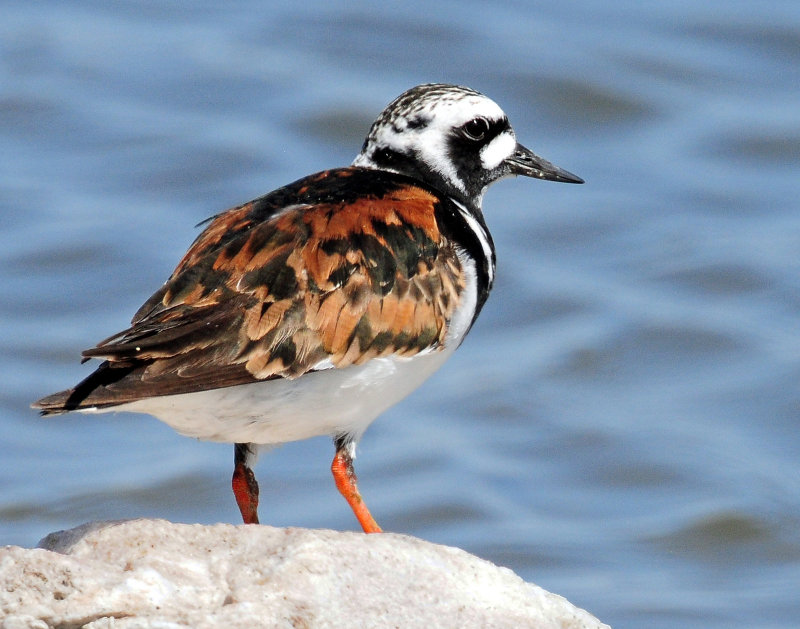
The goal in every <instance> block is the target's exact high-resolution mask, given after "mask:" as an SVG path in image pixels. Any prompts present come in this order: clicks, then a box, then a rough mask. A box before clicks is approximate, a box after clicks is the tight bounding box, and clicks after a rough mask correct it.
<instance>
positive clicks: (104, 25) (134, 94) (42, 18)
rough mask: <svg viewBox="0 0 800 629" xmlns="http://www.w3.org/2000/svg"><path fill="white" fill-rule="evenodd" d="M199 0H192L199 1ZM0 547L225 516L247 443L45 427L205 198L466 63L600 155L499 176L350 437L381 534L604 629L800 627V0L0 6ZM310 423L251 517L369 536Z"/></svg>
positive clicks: (89, 426) (336, 141)
mask: <svg viewBox="0 0 800 629" xmlns="http://www.w3.org/2000/svg"><path fill="white" fill-rule="evenodd" d="M189 7H190V8H189ZM0 13H2V20H0V155H2V157H1V158H0V221H2V229H0V286H2V289H3V290H2V298H1V299H0V360H1V361H2V378H1V379H0V380H1V382H0V398H1V399H0V461H2V465H0V543H3V544H20V545H25V546H32V545H35V544H36V542H37V541H38V540H39V538H41V537H42V536H44V535H45V534H46V533H48V532H50V531H52V530H57V529H63V528H68V527H72V526H75V525H77V524H80V523H82V522H85V521H87V520H94V519H117V518H129V517H140V516H141V517H161V518H167V519H170V520H175V521H183V522H206V523H211V522H219V521H222V522H236V521H237V519H238V514H237V512H236V507H235V505H234V502H233V499H232V496H231V495H230V489H229V478H230V473H231V467H232V448H231V447H230V446H227V445H220V444H207V443H200V442H196V441H192V440H190V439H186V438H183V437H180V436H178V435H176V434H174V433H173V432H172V431H171V430H170V429H169V428H167V427H166V426H164V425H162V424H160V423H159V422H157V421H156V420H153V419H151V418H148V417H145V416H135V415H123V414H120V415H110V416H103V417H91V416H76V417H63V418H57V419H51V420H42V419H39V418H38V417H37V416H36V414H35V413H34V412H33V411H31V410H29V408H28V404H29V403H30V402H31V401H33V400H34V399H36V398H38V397H40V396H41V395H44V394H46V393H50V392H52V391H54V390H57V389H61V388H64V387H66V386H68V385H71V384H73V383H75V382H76V381H77V380H78V379H80V378H81V377H82V376H83V375H85V374H86V373H88V370H89V366H86V365H83V366H82V365H80V364H79V361H78V358H79V353H80V350H81V349H84V348H86V347H90V346H92V345H94V344H95V343H96V342H97V341H99V340H100V339H102V338H104V337H105V336H107V335H109V334H111V333H113V332H116V331H118V330H120V329H122V328H124V327H125V326H126V324H127V322H128V320H129V319H130V317H131V316H132V314H133V312H134V311H135V310H136V309H137V308H138V306H139V305H140V304H141V303H142V302H143V301H144V300H145V299H146V298H147V297H148V296H149V295H150V294H151V293H152V292H153V291H154V290H155V289H156V288H157V287H158V286H159V284H160V283H161V282H162V281H163V280H164V279H166V277H167V275H168V274H169V272H170V271H171V270H172V268H173V266H174V265H175V263H176V262H177V260H178V259H179V257H180V256H181V254H182V253H183V251H184V250H185V249H186V247H187V246H188V245H189V244H190V242H191V241H192V239H193V238H194V236H195V235H196V234H197V230H196V229H194V228H193V226H194V225H196V224H197V223H198V222H200V221H201V220H203V219H204V218H206V217H207V216H209V215H211V214H213V213H215V212H217V211H219V210H221V209H224V208H226V207H229V206H232V205H234V204H238V203H240V202H243V201H246V200H248V199H250V198H253V197H254V196H256V195H259V194H261V193H263V192H266V191H268V190H270V189H272V188H274V187H277V186H279V185H281V184H283V183H286V182H288V181H291V180H293V179H296V178H298V177H300V176H302V175H304V174H307V173H310V172H314V171H316V170H320V169H323V168H327V167H331V166H337V165H343V164H346V163H348V162H349V161H350V160H351V159H352V157H353V156H354V154H355V153H356V152H357V150H358V149H359V147H360V145H361V142H362V139H363V135H364V133H365V131H366V129H367V128H368V126H369V124H370V123H371V121H372V119H373V118H374V117H375V115H376V114H377V113H378V112H379V111H380V110H381V109H382V108H383V106H384V105H385V104H386V103H387V102H388V101H390V100H391V99H392V98H394V97H395V96H396V95H397V94H399V93H400V92H402V91H403V90H405V89H406V88H408V87H410V86H412V85H414V84H417V83H421V82H428V81H446V82H455V83H463V84H466V85H469V86H471V87H474V88H476V89H479V90H481V91H483V92H485V93H486V94H488V95H489V96H491V97H492V98H494V99H495V100H496V101H498V102H499V103H500V104H501V106H502V107H503V108H504V109H505V110H506V112H507V113H508V114H509V116H510V118H511V120H512V123H513V124H514V126H515V128H516V130H517V133H518V136H519V138H520V140H521V141H522V142H523V143H524V144H526V145H529V146H530V147H532V148H533V149H534V150H536V151H537V152H539V153H540V154H542V155H543V156H545V157H547V158H548V159H550V160H552V161H553V162H555V163H556V164H558V165H560V166H563V167H564V168H567V169H569V170H571V171H573V172H575V173H577V174H579V175H581V176H582V177H584V178H585V179H586V181H587V183H586V185H584V186H566V185H557V184H552V183H543V182H538V181H531V180H515V181H506V182H501V183H500V184H498V185H496V186H495V187H493V188H492V189H491V191H490V192H489V194H488V195H487V197H486V200H485V213H486V216H487V221H488V223H489V226H490V228H491V229H492V232H493V235H494V238H495V242H496V244H497V249H498V258H499V268H498V282H497V285H496V288H495V290H494V293H493V294H492V296H491V298H490V300H489V302H488V304H487V306H486V308H485V309H484V311H483V314H482V315H481V318H480V320H479V321H478V323H477V325H476V326H475V328H474V330H473V332H472V333H471V335H470V337H469V338H468V340H467V341H466V343H465V344H464V345H463V347H462V348H461V349H460V350H459V352H458V353H457V354H456V356H455V357H454V358H453V359H452V360H451V361H450V363H448V365H446V367H445V368H444V369H443V370H442V371H441V372H440V373H438V374H437V375H436V376H435V377H434V378H432V379H431V380H430V381H429V382H428V383H427V384H426V385H425V386H424V387H423V388H422V389H421V390H420V391H419V392H418V393H417V394H415V395H414V396H412V397H411V398H409V399H408V400H407V401H405V402H404V403H402V404H401V405H399V406H397V407H395V408H394V409H392V410H391V411H389V412H388V413H386V414H385V415H384V416H383V417H382V418H381V419H380V420H379V421H378V422H376V423H375V424H374V425H373V426H372V427H371V428H370V430H369V431H368V433H367V435H366V436H365V438H364V440H363V442H362V444H361V447H360V451H359V455H360V456H359V459H358V462H357V469H358V472H359V476H360V479H361V488H362V490H363V493H364V494H365V496H366V498H367V501H368V503H369V504H370V507H371V509H372V511H373V513H374V514H375V516H376V518H377V519H378V521H379V522H380V523H381V524H382V525H383V526H384V528H386V529H388V530H391V531H397V532H402V533H408V534H411V535H416V536H419V537H422V538H425V539H428V540H431V541H435V542H440V543H444V544H450V545H456V546H460V547H462V548H464V549H466V550H468V551H471V552H473V553H476V554H478V555H480V556H482V557H485V558H487V559H489V560H492V561H494V562H497V563H500V564H502V565H507V566H509V567H510V568H512V569H514V570H515V571H517V572H518V573H519V574H520V575H522V576H523V577H524V578H525V579H527V580H532V581H535V582H536V583H538V584H540V585H542V586H543V587H545V588H547V589H549V590H552V591H555V592H558V593H560V594H562V595H564V596H566V597H567V598H569V599H570V600H572V601H573V602H575V603H576V604H578V605H580V606H582V607H585V608H586V609H588V610H590V611H591V612H593V613H594V614H596V615H597V616H598V617H599V618H601V619H602V620H604V621H605V622H608V623H610V624H611V625H612V626H614V627H616V628H618V629H619V628H623V627H631V628H632V627H648V628H655V629H662V628H664V629H666V628H670V629H672V628H676V629H677V628H681V629H686V628H689V629H691V628H701V627H702V628H704V629H709V628H712V629H713V628H717V627H720V628H721V627H726V628H729V627H743V628H744V627H760V628H774V627H790V626H797V618H798V616H799V615H800V463H799V462H798V461H800V391H798V382H800V333H798V331H799V330H800V256H798V251H800V204H799V203H798V199H799V198H800V90H799V89H798V86H800V4H798V3H797V2H795V1H794V0H791V1H790V0H786V1H784V2H780V1H777V0H773V1H772V2H762V3H754V2H733V1H730V2H722V1H719V0H717V1H715V0H711V1H709V2H706V3H697V2H680V1H677V2H670V3H637V2H630V1H628V2H615V3H609V2H599V1H590V0H584V1H576V2H566V3H549V4H545V3H526V2H519V1H517V2H509V1H505V2H469V1H463V0H461V1H459V2H418V1H408V2H404V3H397V4H389V3H387V4H386V5H384V6H380V7H379V6H375V5H373V4H372V3H357V2H356V3H337V2H334V3H325V2H307V3H296V4H295V5H294V6H289V7H286V6H283V5H275V6H272V5H271V4H270V3H264V2H242V3H226V4H218V3H200V2H197V3H191V4H185V5H178V4H175V3H172V4H170V3H162V2H134V1H128V2H117V3H105V2H83V3H64V2H56V1H46V0H43V1H41V2H36V3H31V2H27V1H25V2H21V1H17V0H6V2H5V3H4V5H3V9H2V11H1V12H0ZM332 454H333V452H332V446H331V445H330V443H329V442H328V441H327V440H325V439H317V440H311V441H307V442H302V443H297V444H290V445H287V446H285V447H283V448H281V449H279V450H276V451H275V452H273V453H272V454H271V455H269V456H267V457H264V458H263V459H262V460H261V461H260V462H259V465H258V468H257V472H258V476H259V479H260V481H261V491H262V507H261V514H262V520H263V521H265V522H268V523H270V524H274V525H279V526H289V525H291V526H306V527H330V528H336V529H354V528H356V524H355V521H354V519H353V517H352V514H351V513H350V512H349V509H348V508H347V506H346V504H345V503H344V501H343V500H342V499H341V498H340V497H339V496H338V494H337V493H336V491H335V488H334V485H333V482H332V481H331V479H330V476H329V470H328V466H329V463H330V458H331V456H332Z"/></svg>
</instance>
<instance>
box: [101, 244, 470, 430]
mask: <svg viewBox="0 0 800 629" xmlns="http://www.w3.org/2000/svg"><path fill="white" fill-rule="evenodd" d="M461 262H462V264H463V265H464V270H465V273H466V280H467V286H466V289H465V292H464V295H463V299H462V303H461V306H460V307H459V309H458V310H457V311H456V312H455V315H454V317H453V319H452V320H451V322H450V329H449V332H448V335H447V338H446V340H445V343H444V347H442V348H440V349H438V350H434V351H429V352H426V353H422V354H419V355H417V356H415V357H413V358H396V357H386V358H375V359H372V360H370V361H368V362H366V363H365V364H363V365H355V366H351V367H346V368H343V369H335V368H330V369H325V370H322V371H317V372H313V373H308V374H306V375H303V376H300V377H299V378H296V379H294V380H287V379H278V380H269V381H265V382H256V383H253V384H246V385H240V386H234V387H224V388H220V389H211V390H208V391H200V392H197V393H185V394H181V395H165V396H159V397H152V398H147V399H143V400H139V401H136V402H131V403H129V404H122V405H120V406H115V407H112V408H108V409H86V410H87V411H89V412H91V411H95V412H98V411H99V412H108V411H132V412H137V413H147V414H149V415H153V416H155V417H157V418H158V419H160V420H161V421H163V422H165V423H166V424H168V425H169V426H171V427H172V428H174V429H175V430H177V431H178V432H179V433H181V434H184V435H187V436H190V437H196V438H198V439H203V440H207V441H224V442H228V443H234V442H235V443H255V444H261V445H277V444H281V443H285V442H287V441H298V440H300V439H308V438H310V437H316V436H319V435H331V436H335V435H340V434H349V435H352V436H353V437H354V438H355V439H356V440H357V439H358V438H359V437H360V436H361V434H362V433H363V432H364V431H365V430H366V429H367V426H369V424H371V423H372V421H374V420H375V418H376V417H377V416H378V415H380V414H381V413H382V412H383V411H385V410H386V409H388V408H389V407H390V406H392V405H394V404H396V403H397V402H399V401H400V400H402V399H403V398H404V397H406V396H407V395H408V394H409V393H411V392H412V391H414V389H416V388H417V387H419V386H420V385H421V384H422V383H423V382H424V381H425V380H426V379H427V378H428V377H429V376H430V375H431V374H433V373H434V372H435V371H436V370H437V369H438V368H439V367H441V366H442V364H443V363H444V362H445V361H446V360H447V358H448V357H449V356H450V355H451V354H452V353H453V351H454V350H455V348H456V347H458V345H459V344H460V343H461V340H462V339H463V337H464V335H465V334H466V332H467V330H468V329H469V325H470V323H471V321H472V315H473V313H474V311H475V303H476V295H477V289H476V277H475V267H474V264H473V263H472V262H471V261H469V260H467V259H465V258H463V257H462V260H461Z"/></svg>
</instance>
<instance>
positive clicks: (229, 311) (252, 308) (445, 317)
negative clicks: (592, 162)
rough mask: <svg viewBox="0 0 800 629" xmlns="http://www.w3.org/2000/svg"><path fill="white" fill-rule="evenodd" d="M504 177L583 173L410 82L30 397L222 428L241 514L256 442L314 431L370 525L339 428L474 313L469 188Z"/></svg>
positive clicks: (200, 249)
mask: <svg viewBox="0 0 800 629" xmlns="http://www.w3.org/2000/svg"><path fill="white" fill-rule="evenodd" d="M511 175H524V176H526V177H536V178H538V179H547V180H550V181H562V182H566V183H582V180H581V179H580V178H579V177H577V176H575V175H573V174H572V173H569V172H567V171H565V170H563V169H561V168H558V167H556V166H554V165H553V164H551V163H549V162H547V161H545V160H544V159H542V158H541V157H538V156H537V155H535V154H534V153H533V152H532V151H530V150H529V149H527V148H525V147H524V146H522V145H521V144H519V143H518V142H517V140H516V138H515V135H514V131H513V130H512V128H511V125H510V124H509V122H508V118H507V117H506V115H505V114H504V113H503V111H502V110H501V109H500V107H498V106H497V104H495V103H494V102H493V101H492V100H490V99H489V98H487V97H486V96H484V95H482V94H480V93H478V92H476V91H474V90H471V89H468V88H466V87H460V86H456V85H442V84H429V85H419V86H417V87H414V88H412V89H410V90H408V91H407V92H405V93H404V94H402V95H400V96H399V97H398V98H397V99H395V100H394V101H392V102H391V103H390V104H389V105H388V106H387V107H386V109H385V110H384V111H383V112H382V113H381V114H380V115H379V116H378V118H377V120H376V121H375V122H374V123H373V125H372V127H371V129H370V130H369V133H368V134H367V138H366V140H365V141H364V145H363V147H362V149H361V152H360V153H359V154H358V156H357V157H356V158H355V161H353V164H352V166H349V167H346V168H336V169H333V170H326V171H323V172H320V173H317V174H315V175H310V176H308V177H304V178H303V179H300V180H298V181H295V182H294V183H291V184H289V185H287V186H284V187H282V188H279V189H277V190H274V191H273V192H270V193H269V194H266V195H265V196H262V197H260V198H258V199H255V200H254V201H251V202H249V203H245V204H244V205H240V206H239V207H235V208H233V209H230V210H228V211H226V212H223V213H221V214H217V215H216V216H214V217H212V218H211V219H209V221H208V225H207V226H206V228H205V230H204V231H203V232H202V233H201V234H200V235H199V236H198V237H197V239H196V240H195V241H194V243H193V244H192V246H191V247H190V248H189V251H188V252H187V253H186V255H184V257H183V259H182V260H181V261H180V263H179V264H178V266H177V268H176V269H175V271H174V272H173V273H172V275H171V276H170V277H169V279H168V280H167V282H166V283H165V284H164V285H163V286H162V287H161V288H160V289H159V290H158V291H157V292H156V293H155V294H154V295H153V296H152V297H151V298H150V299H148V300H147V301H146V302H145V304H144V305H143V306H142V307H141V308H140V309H139V311H138V312H137V313H136V314H135V315H134V317H133V321H132V324H131V327H129V328H128V329H127V330H124V331H122V332H120V333H118V334H115V335H114V336H111V337H109V338H107V339H106V340H104V341H101V342H100V343H99V344H98V345H97V347H94V348H92V349H88V350H86V351H84V352H83V357H84V360H88V359H90V358H99V359H102V360H103V362H102V363H100V365H99V367H97V369H96V370H95V371H94V372H93V373H92V374H90V375H89V376H88V377H87V378H86V379H84V380H83V381H82V382H80V383H79V384H77V385H76V386H75V387H73V388H72V389H68V390H66V391H62V392H60V393H55V394H53V395H50V396H48V397H45V398H43V399H41V400H39V401H38V402H36V403H35V404H34V405H33V406H34V408H38V409H40V410H41V413H42V415H54V414H59V413H65V412H68V411H98V412H107V411H133V412H141V413H148V414H150V415H154V416H155V417H157V418H159V419H161V420H162V421H164V422H166V423H167V424H169V425H170V426H172V427H173V428H174V429H175V430H177V431H178V432H180V433H182V434H184V435H189V436H192V437H196V438H198V439H207V440H212V441H223V442H228V443H234V444H235V445H234V464H235V468H234V473H233V480H232V486H233V492H234V495H235V497H236V502H237V504H238V506H239V510H240V511H241V514H242V518H243V520H244V522H245V523H257V522H258V512H257V509H258V483H257V482H256V479H255V476H254V474H253V471H252V467H253V464H254V462H255V459H256V456H257V452H258V448H259V446H274V445H278V444H282V443H285V442H287V441H295V440H299V439H306V438H309V437H314V436H317V435H330V436H331V437H332V438H333V441H334V444H335V447H336V454H335V456H334V458H333V464H332V466H331V469H332V472H333V477H334V479H335V481H336V487H337V488H338V489H339V491H340V492H341V493H342V495H343V496H344V498H345V499H346V500H347V502H348V503H349V504H350V507H351V508H352V509H353V512H354V513H355V516H356V518H358V521H359V523H360V524H361V526H362V528H363V529H364V531H365V532H367V533H374V532H379V531H380V530H381V529H380V527H379V526H378V524H377V523H376V522H375V520H374V519H373V517H372V515H371V514H370V512H369V510H368V509H367V507H366V505H365V504H364V501H363V500H362V498H361V495H360V494H359V491H358V486H357V483H356V475H355V472H354V471H353V459H354V458H355V446H356V443H357V442H358V440H359V438H360V437H361V435H362V434H363V433H364V431H365V430H366V428H367V426H369V424H370V423H371V422H372V421H373V420H374V419H375V418H376V417H377V416H378V415H380V414H381V413H382V412H383V411H385V410H386V409H387V408H389V407H390V406H392V405H393V404H395V403H397V402H398V401H400V400H401V399H403V398H404V397H405V396H407V395H408V394H409V393H411V392H412V391H413V390H414V389H416V388H417V387H418V386H419V385H420V384H422V382H423V381H424V380H425V379H426V378H428V377H429V376H430V375H431V374H432V373H433V372H434V371H435V370H436V369H438V368H439V367H440V366H441V365H442V363H443V362H444V361H445V360H446V359H447V358H448V357H449V356H450V355H451V354H452V353H453V351H454V350H455V349H456V348H457V347H458V346H459V344H460V343H461V342H462V341H463V340H464V337H465V335H466V334H467V332H469V330H470V328H471V327H472V324H473V323H474V322H475V319H476V317H477V316H478V313H479V312H480V311H481V307H482V306H483V304H484V302H485V301H486V298H487V296H488V295H489V291H490V289H491V288H492V281H493V280H494V272H495V251H494V244H493V242H492V237H491V235H490V234H489V230H488V229H487V227H486V223H485V222H484V219H483V213H482V211H481V202H482V200H483V194H484V192H485V191H486V188H487V187H488V186H489V184H491V183H493V182H495V181H497V180H498V179H501V178H503V177H508V176H511Z"/></svg>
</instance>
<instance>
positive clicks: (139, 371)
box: [84, 184, 465, 404]
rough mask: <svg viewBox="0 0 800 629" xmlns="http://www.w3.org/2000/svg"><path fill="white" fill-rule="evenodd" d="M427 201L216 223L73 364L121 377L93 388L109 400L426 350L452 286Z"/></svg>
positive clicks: (416, 196)
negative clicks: (129, 317)
mask: <svg viewBox="0 0 800 629" xmlns="http://www.w3.org/2000/svg"><path fill="white" fill-rule="evenodd" d="M301 198H302V196H301ZM439 202H440V201H439V199H437V197H436V196H434V195H433V194H432V193H430V192H428V191H426V190H423V189H421V188H418V187H416V186H412V185H408V184H405V185H401V186H397V187H395V188H393V189H390V190H387V191H385V193H384V194H381V195H367V196H362V197H357V198H355V199H348V200H344V201H340V202H319V203H313V204H299V205H292V206H289V207H285V208H283V209H278V210H276V211H273V212H272V213H271V215H270V216H269V217H268V218H267V219H266V220H262V218H261V217H259V215H258V212H257V211H255V210H256V208H255V206H253V204H247V205H244V206H241V207H239V208H235V209H233V210H230V211H228V212H226V213H223V214H221V215H219V216H217V217H216V218H215V219H214V220H213V221H212V222H211V223H210V224H209V225H208V227H207V228H206V229H205V231H204V232H203V233H202V234H201V235H200V236H199V237H198V239H197V240H196V241H195V243H194V244H193V245H192V247H191V248H190V250H189V251H188V252H187V254H186V255H185V256H184V258H183V260H182V261H181V262H180V264H179V265H178V267H177V268H176V270H175V272H174V273H173V275H172V276H171V277H170V279H169V280H168V281H167V283H166V284H165V285H164V286H163V287H162V288H161V290H159V291H158V292H157V293H156V294H155V295H153V297H152V298H151V299H150V300H148V302H147V303H145V304H144V306H142V308H141V309H140V310H139V312H138V313H137V314H136V316H135V317H134V320H133V325H132V327H131V328H129V329H128V330H125V331H124V332H121V333H120V334H118V335H115V336H114V337H111V338H109V339H106V340H105V341H103V342H102V343H100V344H99V345H98V346H97V347H96V348H93V349H91V350H87V351H86V352H84V356H86V357H101V358H105V359H107V360H108V361H109V366H110V367H113V366H115V365H118V366H119V367H126V368H127V369H128V370H129V371H130V372H131V373H130V374H129V375H126V376H125V378H124V379H123V381H121V382H119V383H116V384H114V385H113V386H110V387H106V388H107V389H108V395H111V396H112V397H115V398H116V399H114V400H108V402H110V403H112V404H118V403H122V402H124V401H131V400H132V399H138V398H141V397H150V396H154V395H167V394H175V393H184V392H190V391H196V390H201V389H204V388H216V387H221V386H231V385H234V384H242V383H245V382H253V381H255V380H263V379H268V378H272V377H288V378H294V377H297V376H300V375H302V374H304V373H306V372H308V371H310V370H313V369H315V368H318V367H319V366H320V365H325V366H328V365H333V366H334V367H345V366H348V365H353V364H359V363H363V362H364V361H366V360H369V359H370V358H373V357H377V356H385V355H388V354H398V355H404V356H412V355H414V354H416V353H418V352H420V351H422V350H426V349H430V348H437V347H440V346H441V344H442V343H443V341H444V339H445V336H446V334H447V330H448V324H449V321H450V319H451V318H452V316H453V313H454V311H455V309H456V307H457V306H458V303H459V299H460V297H461V295H462V292H463V289H464V281H465V280H464V275H463V270H462V267H461V264H460V262H459V260H458V257H457V255H456V251H455V246H454V245H453V243H452V242H450V241H448V240H447V239H446V238H445V237H444V236H443V235H442V233H441V232H440V231H439V227H438V225H437V222H436V218H435V216H436V212H435V210H436V204H437V203H439ZM254 203H255V202H254ZM114 390H116V391H117V394H116V395H115V394H114V393H113V391H114ZM123 390H124V393H123ZM99 393H100V392H99V391H98V394H99ZM94 397H95V398H96V397H97V395H95V396H94ZM88 402H89V400H88V399H87V403H88ZM102 403H103V402H102V400H97V399H95V401H94V404H102Z"/></svg>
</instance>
